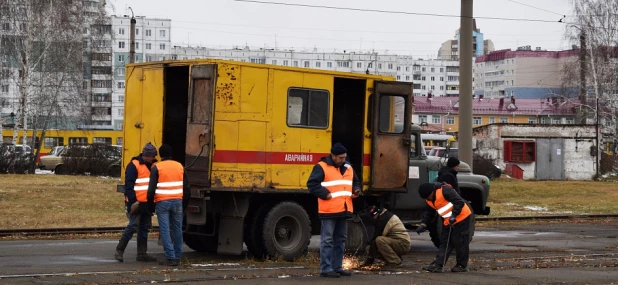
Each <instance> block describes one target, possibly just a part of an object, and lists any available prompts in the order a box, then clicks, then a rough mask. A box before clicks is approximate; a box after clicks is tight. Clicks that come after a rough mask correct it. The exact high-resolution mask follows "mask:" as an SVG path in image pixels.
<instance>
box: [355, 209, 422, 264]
mask: <svg viewBox="0 0 618 285" xmlns="http://www.w3.org/2000/svg"><path fill="white" fill-rule="evenodd" d="M366 212H367V213H368V214H369V216H370V217H371V222H372V223H373V224H374V226H375V229H374V232H373V237H372V238H371V240H370V241H369V245H368V246H367V252H368V257H367V260H365V262H364V263H363V264H362V265H361V267H363V266H370V265H372V264H373V262H374V261H375V259H376V258H379V259H382V260H384V261H385V262H386V266H395V267H397V266H400V265H401V262H402V256H403V255H404V254H406V253H408V251H409V250H410V245H411V243H412V240H411V239H410V235H409V234H408V230H407V229H406V227H405V226H404V225H403V223H402V222H401V220H400V219H399V217H397V215H395V214H393V213H392V212H389V211H388V210H386V209H380V207H378V206H369V207H368V208H367V210H366Z"/></svg>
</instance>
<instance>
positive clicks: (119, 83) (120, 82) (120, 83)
mask: <svg viewBox="0 0 618 285" xmlns="http://www.w3.org/2000/svg"><path fill="white" fill-rule="evenodd" d="M116 87H118V89H124V82H122V81H118V82H116Z"/></svg>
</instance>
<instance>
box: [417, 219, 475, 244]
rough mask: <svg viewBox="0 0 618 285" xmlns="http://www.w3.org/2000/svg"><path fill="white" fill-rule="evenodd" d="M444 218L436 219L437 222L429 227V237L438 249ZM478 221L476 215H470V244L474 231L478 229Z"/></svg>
mask: <svg viewBox="0 0 618 285" xmlns="http://www.w3.org/2000/svg"><path fill="white" fill-rule="evenodd" d="M442 223H443V222H442V217H439V216H438V217H436V219H435V222H434V223H431V224H430V225H428V226H427V230H428V231H429V237H431V242H432V243H433V245H434V246H436V248H440V234H442V226H441V225H442ZM475 224H476V219H475V215H474V214H472V215H470V242H472V238H473V237H474V231H475V229H476V225H475Z"/></svg>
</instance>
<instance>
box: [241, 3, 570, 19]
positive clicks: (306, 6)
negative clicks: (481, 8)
mask: <svg viewBox="0 0 618 285" xmlns="http://www.w3.org/2000/svg"><path fill="white" fill-rule="evenodd" d="M234 1H236V2H246V3H256V4H268V5H281V6H294V7H305V8H322V9H332V10H347V11H357V12H375V13H385V14H401V15H414V16H429V17H446V18H462V16H460V15H448V14H435V13H418V12H405V11H389V10H377V9H362V8H350V7H336V6H323V5H308V4H298V3H283V2H272V1H258V0H234ZM472 18H473V19H484V20H501V21H521V22H541V23H561V24H566V23H565V22H563V19H564V18H562V19H560V20H558V21H554V20H544V19H526V18H500V17H472Z"/></svg>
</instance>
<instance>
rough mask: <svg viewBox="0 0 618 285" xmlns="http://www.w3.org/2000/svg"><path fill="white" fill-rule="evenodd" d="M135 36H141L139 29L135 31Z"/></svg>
mask: <svg viewBox="0 0 618 285" xmlns="http://www.w3.org/2000/svg"><path fill="white" fill-rule="evenodd" d="M135 35H136V36H139V29H138V28H136V29H135Z"/></svg>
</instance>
